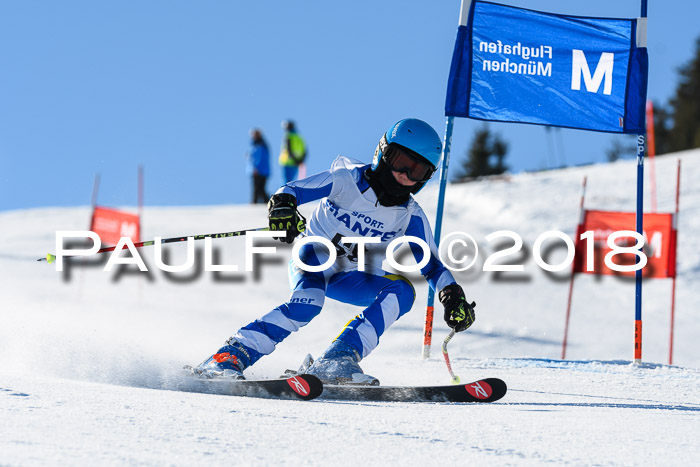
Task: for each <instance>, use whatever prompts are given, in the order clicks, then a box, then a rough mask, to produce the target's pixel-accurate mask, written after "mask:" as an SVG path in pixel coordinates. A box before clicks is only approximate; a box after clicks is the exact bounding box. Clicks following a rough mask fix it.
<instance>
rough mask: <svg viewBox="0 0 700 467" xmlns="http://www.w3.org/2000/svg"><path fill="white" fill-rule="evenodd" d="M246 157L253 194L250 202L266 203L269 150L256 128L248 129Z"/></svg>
mask: <svg viewBox="0 0 700 467" xmlns="http://www.w3.org/2000/svg"><path fill="white" fill-rule="evenodd" d="M246 156H247V159H248V167H247V172H248V175H251V176H252V182H253V196H252V200H251V203H253V204H256V203H266V202H267V200H268V196H267V192H266V190H265V185H266V184H267V177H269V176H270V151H269V150H268V148H267V142H266V141H265V138H263V135H262V132H261V131H260V130H259V129H258V128H253V129H252V130H250V150H249V151H248V153H247V154H246Z"/></svg>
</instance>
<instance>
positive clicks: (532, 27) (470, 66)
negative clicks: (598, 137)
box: [445, 1, 648, 134]
mask: <svg viewBox="0 0 700 467" xmlns="http://www.w3.org/2000/svg"><path fill="white" fill-rule="evenodd" d="M647 74H648V58H647V49H646V18H643V19H610V18H588V17H580V16H563V15H557V14H551V13H543V12H538V11H533V10H527V9H522V8H515V7H510V6H505V5H499V4H496V3H489V2H482V1H474V2H472V4H471V9H470V11H469V15H468V18H467V24H466V25H461V26H459V29H458V31H457V40H456V43H455V49H454V52H453V56H452V66H451V68H450V76H449V81H448V85H447V99H446V103H445V115H447V116H453V117H470V118H475V119H480V120H489V121H501V122H518V123H532V124H538V125H551V126H560V127H566V128H579V129H586V130H595V131H604V132H611V133H635V134H642V133H644V132H645V131H646V129H645V104H646V92H647Z"/></svg>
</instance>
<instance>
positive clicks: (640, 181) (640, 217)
mask: <svg viewBox="0 0 700 467" xmlns="http://www.w3.org/2000/svg"><path fill="white" fill-rule="evenodd" d="M641 13H642V14H641V17H642V18H645V19H646V17H647V0H642V11H641ZM645 143H646V134H645V133H642V134H640V135H638V136H637V233H638V234H639V235H641V236H643V235H644V150H645V146H646V144H645ZM642 238H643V237H642ZM642 246H643V245H642ZM641 249H642V248H641V247H640V250H641ZM642 254H643V253H642ZM640 261H641V258H640V257H639V256H637V262H638V263H639V262H640ZM634 276H635V296H634V362H635V363H641V362H642V269H641V268H639V269H637V271H636V272H635V274H634Z"/></svg>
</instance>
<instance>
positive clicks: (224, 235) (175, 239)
mask: <svg viewBox="0 0 700 467" xmlns="http://www.w3.org/2000/svg"><path fill="white" fill-rule="evenodd" d="M266 230H270V228H269V227H258V228H257V229H247V230H236V231H234V232H222V233H214V234H203V235H189V236H186V237H171V238H162V239H160V242H159V243H177V242H185V241H187V239H188V238H190V237H192V238H194V239H195V240H204V239H205V238H228V237H240V236H241V235H245V234H246V233H248V232H261V231H266ZM155 244H156V241H155V240H148V241H146V242H139V243H134V247H135V248H140V247H142V246H151V245H155ZM126 248H127V246H126V245H124V246H123V247H122V250H125V249H126ZM116 249H117V247H116V246H110V247H105V248H102V249H100V250H97V252H96V253H95V254H98V253H106V252H108V251H114V250H116ZM66 258H71V256H66ZM55 260H56V255H54V254H51V253H47V254H46V257H44V258H39V259H37V261H47V262H48V263H49V264H51V263H53V262H54V261H55Z"/></svg>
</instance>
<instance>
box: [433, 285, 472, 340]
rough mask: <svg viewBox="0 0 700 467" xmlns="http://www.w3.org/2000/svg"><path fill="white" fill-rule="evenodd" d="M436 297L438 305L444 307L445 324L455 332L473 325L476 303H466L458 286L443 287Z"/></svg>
mask: <svg viewBox="0 0 700 467" xmlns="http://www.w3.org/2000/svg"><path fill="white" fill-rule="evenodd" d="M438 296H439V298H440V303H442V306H444V307H445V322H446V323H447V325H448V326H449V327H451V328H452V329H454V330H455V332H462V331H464V330H465V329H467V328H468V327H469V326H471V325H472V324H474V319H475V316H476V314H475V313H474V307H476V303H475V302H471V303H467V300H466V299H465V298H464V291H463V290H462V287H460V286H459V284H450V285H448V286H446V287H444V288H443V289H442V290H441V291H440V294H439V295H438Z"/></svg>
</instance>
